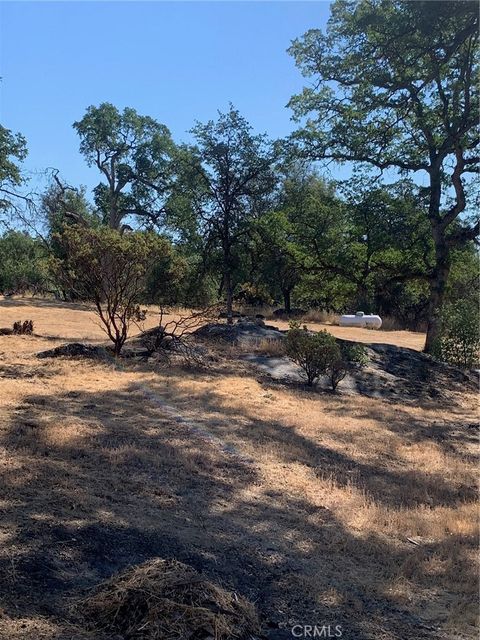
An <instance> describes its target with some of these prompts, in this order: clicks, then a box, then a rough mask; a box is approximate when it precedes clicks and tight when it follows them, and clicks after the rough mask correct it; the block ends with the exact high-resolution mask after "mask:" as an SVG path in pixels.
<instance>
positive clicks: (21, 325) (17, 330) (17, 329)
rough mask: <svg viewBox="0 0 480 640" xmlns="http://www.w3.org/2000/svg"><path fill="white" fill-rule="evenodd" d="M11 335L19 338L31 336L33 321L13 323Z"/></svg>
mask: <svg viewBox="0 0 480 640" xmlns="http://www.w3.org/2000/svg"><path fill="white" fill-rule="evenodd" d="M13 333H14V334H16V335H20V336H31V335H32V333H33V320H24V321H23V322H22V321H21V320H19V321H18V322H14V323H13Z"/></svg>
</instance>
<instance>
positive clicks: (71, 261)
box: [55, 225, 172, 356]
mask: <svg viewBox="0 0 480 640" xmlns="http://www.w3.org/2000/svg"><path fill="white" fill-rule="evenodd" d="M57 240H58V242H59V243H60V244H61V246H62V248H63V255H65V256H66V257H65V258H64V259H63V260H59V259H56V260H55V267H56V272H57V274H58V275H59V277H60V278H61V279H62V280H63V281H64V282H66V284H67V286H68V287H70V288H71V290H73V291H74V292H75V294H76V295H77V297H78V298H79V299H80V300H85V301H92V302H93V303H94V305H95V311H96V314H97V315H98V317H99V319H100V326H101V327H102V329H103V330H104V331H105V333H106V334H107V335H108V337H109V338H110V340H111V341H112V342H113V345H114V353H115V355H116V356H118V355H119V354H120V352H121V350H122V347H123V345H124V344H125V341H126V339H127V337H128V333H129V329H130V327H131V325H132V323H135V322H139V321H140V320H142V316H143V315H144V313H143V312H141V310H140V307H139V303H140V302H141V301H142V296H143V294H144V291H145V284H146V280H147V276H148V273H149V270H150V269H151V267H152V265H154V264H155V263H156V262H161V261H162V260H163V259H164V258H165V255H166V254H169V253H172V248H171V245H170V243H169V242H168V241H167V240H165V239H164V238H161V237H159V236H157V235H155V234H153V233H141V232H138V233H126V234H121V233H119V232H118V231H116V230H114V229H110V228H108V227H100V228H97V229H92V228H87V227H80V226H77V225H75V226H69V227H65V228H64V230H63V232H62V233H61V234H58V236H57ZM164 277H165V278H169V277H170V273H169V272H166V273H165V274H164Z"/></svg>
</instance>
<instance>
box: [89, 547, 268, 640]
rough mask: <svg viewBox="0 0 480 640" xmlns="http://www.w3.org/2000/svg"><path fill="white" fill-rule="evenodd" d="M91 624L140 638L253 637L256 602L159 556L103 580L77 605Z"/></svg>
mask: <svg viewBox="0 0 480 640" xmlns="http://www.w3.org/2000/svg"><path fill="white" fill-rule="evenodd" d="M78 611H79V612H80V613H81V614H82V616H83V617H84V619H85V620H86V621H87V624H88V627H91V628H93V629H95V630H98V631H103V632H107V633H111V634H119V635H121V636H122V637H126V638H130V639H132V640H133V639H141V640H147V639H148V640H186V639H187V638H191V639H192V640H193V639H194V638H195V639H196V638H198V639H200V638H204V639H205V640H206V639H207V638H212V639H215V640H233V639H235V640H254V639H255V637H256V635H257V634H258V633H259V631H260V626H259V621H258V617H257V614H256V611H255V608H254V606H253V605H252V604H251V603H250V602H248V600H246V599H245V598H243V597H242V596H239V595H237V594H236V593H232V592H229V591H226V590H225V589H223V588H222V587H219V586H217V585H215V584H213V583H212V582H210V581H208V580H205V579H204V578H203V577H202V576H201V575H200V574H199V573H197V571H195V569H193V568H192V567H189V566H188V565H185V564H183V563H181V562H178V561H176V560H163V559H161V558H155V559H154V560H150V561H148V562H145V563H144V564H141V565H138V566H136V567H133V568H130V569H127V570H126V571H124V572H123V573H121V574H120V575H117V576H114V577H113V578H111V579H110V580H107V581H106V582H104V583H102V584H101V585H100V586H99V587H97V588H96V589H95V590H94V592H93V593H91V594H90V595H89V596H88V597H87V598H85V599H84V600H83V601H82V602H80V604H79V605H78Z"/></svg>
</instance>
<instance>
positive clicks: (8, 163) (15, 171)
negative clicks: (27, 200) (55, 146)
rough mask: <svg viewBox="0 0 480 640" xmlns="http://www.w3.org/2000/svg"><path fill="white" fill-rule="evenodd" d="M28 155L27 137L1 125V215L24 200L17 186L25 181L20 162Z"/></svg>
mask: <svg viewBox="0 0 480 640" xmlns="http://www.w3.org/2000/svg"><path fill="white" fill-rule="evenodd" d="M26 155H27V145H26V142H25V138H24V137H23V136H22V135H20V134H19V133H17V134H15V133H12V132H11V131H10V130H9V129H6V128H5V127H3V126H2V125H0V215H1V214H2V213H5V212H7V211H8V210H10V209H11V208H13V209H14V210H15V209H16V203H17V201H18V200H19V199H20V201H21V200H22V197H21V195H19V193H18V192H17V188H18V187H19V186H20V185H21V184H22V182H23V178H22V174H21V172H20V163H21V162H22V161H23V160H24V159H25V157H26Z"/></svg>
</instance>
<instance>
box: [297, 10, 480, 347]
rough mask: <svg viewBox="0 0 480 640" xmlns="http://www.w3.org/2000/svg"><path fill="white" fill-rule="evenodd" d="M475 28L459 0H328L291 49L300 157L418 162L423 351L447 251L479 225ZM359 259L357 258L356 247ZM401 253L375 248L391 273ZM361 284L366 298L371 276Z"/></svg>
mask: <svg viewBox="0 0 480 640" xmlns="http://www.w3.org/2000/svg"><path fill="white" fill-rule="evenodd" d="M405 25H408V29H405ZM478 31H479V20H478V11H477V7H476V6H475V4H474V3H472V2H468V1H463V0H458V1H457V2H441V1H436V0H435V1H433V2H425V1H418V2H405V1H401V0H335V2H334V3H333V4H332V6H331V18H330V20H329V22H328V27H327V30H326V32H322V31H319V30H317V29H312V30H310V31H308V32H307V33H305V34H304V35H303V37H301V38H299V39H297V40H295V41H294V42H293V44H292V47H291V48H290V52H291V54H292V55H293V56H294V57H295V60H296V63H297V65H298V66H299V67H300V69H301V71H302V73H303V74H304V75H305V76H306V77H308V78H309V79H310V82H309V86H307V87H305V88H304V89H303V91H302V93H301V94H299V95H296V96H294V97H293V98H292V100H291V102H290V106H291V107H292V108H293V110H294V114H295V117H296V118H297V119H298V120H299V121H302V122H306V124H305V126H303V127H302V128H301V129H300V130H299V131H297V132H296V133H295V134H294V135H293V137H292V139H293V141H294V142H295V143H296V145H298V147H300V151H301V153H302V155H304V156H307V157H309V158H310V159H311V160H328V161H334V162H339V163H343V162H353V163H356V166H367V167H370V169H371V168H377V169H379V170H381V171H382V172H383V171H384V170H386V169H391V170H392V171H393V172H395V173H396V175H399V176H402V177H406V176H408V175H410V176H413V175H414V174H415V173H416V172H419V171H421V172H425V173H424V176H425V178H426V185H427V186H425V187H422V188H419V190H418V191H419V196H421V197H420V198H419V211H420V212H421V213H422V215H423V217H424V219H425V221H428V225H429V228H430V234H431V245H432V246H431V248H430V250H429V249H428V247H426V251H425V254H424V255H425V256H426V257H427V260H426V262H427V264H426V266H427V268H428V280H429V282H430V285H431V286H430V293H429V305H428V332H427V341H426V350H430V349H431V347H432V344H433V341H434V339H435V336H436V335H437V333H438V330H439V328H440V323H439V322H437V318H438V317H439V315H440V311H441V307H442V304H443V299H444V294H445V287H446V283H447V280H448V270H449V264H450V262H451V257H450V253H451V250H452V248H461V247H463V246H465V245H466V244H468V242H470V241H471V240H473V239H474V238H475V237H477V236H478V233H479V225H478V218H477V216H475V215H474V211H473V207H474V197H472V195H473V196H474V194H475V191H476V189H475V184H474V177H473V176H474V174H475V173H476V171H475V169H474V166H475V164H477V158H478V131H479V130H478V109H479V93H478V82H477V79H478V71H479V66H478ZM452 168H453V171H452ZM352 248H353V249H354V247H350V249H352ZM428 251H430V254H431V256H428V255H427V254H428ZM354 253H357V252H356V251H354ZM418 255H420V256H421V254H418ZM355 257H358V256H355ZM359 257H360V258H361V261H362V262H363V264H364V265H365V252H364V251H360V256H359ZM398 257H400V258H402V255H401V254H398V253H397V252H395V253H394V254H393V253H392V254H391V255H384V256H382V263H384V264H385V266H386V267H387V269H388V270H389V271H391V272H392V274H393V275H396V276H397V277H398V275H401V274H402V272H403V266H402V265H401V264H400V265H399V264H397V258H398ZM432 258H433V261H432ZM431 261H432V262H431ZM429 263H430V264H429ZM406 264H407V265H408V264H409V263H408V261H407V263H406ZM341 268H342V269H343V265H341ZM421 270H422V271H424V265H421ZM420 277H422V276H420ZM359 293H360V294H361V297H368V294H369V291H368V283H366V290H365V291H360V292H359Z"/></svg>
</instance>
